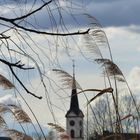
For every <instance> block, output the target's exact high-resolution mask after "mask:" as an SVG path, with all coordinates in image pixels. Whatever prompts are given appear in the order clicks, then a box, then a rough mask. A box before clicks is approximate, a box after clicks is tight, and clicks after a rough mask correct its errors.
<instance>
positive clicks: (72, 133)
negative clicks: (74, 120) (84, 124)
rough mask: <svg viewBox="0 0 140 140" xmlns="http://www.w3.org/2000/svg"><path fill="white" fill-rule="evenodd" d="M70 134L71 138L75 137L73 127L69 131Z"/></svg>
mask: <svg viewBox="0 0 140 140" xmlns="http://www.w3.org/2000/svg"><path fill="white" fill-rule="evenodd" d="M70 136H71V138H74V137H75V132H74V130H73V129H72V130H71V131H70Z"/></svg>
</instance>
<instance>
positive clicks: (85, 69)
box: [0, 0, 140, 125]
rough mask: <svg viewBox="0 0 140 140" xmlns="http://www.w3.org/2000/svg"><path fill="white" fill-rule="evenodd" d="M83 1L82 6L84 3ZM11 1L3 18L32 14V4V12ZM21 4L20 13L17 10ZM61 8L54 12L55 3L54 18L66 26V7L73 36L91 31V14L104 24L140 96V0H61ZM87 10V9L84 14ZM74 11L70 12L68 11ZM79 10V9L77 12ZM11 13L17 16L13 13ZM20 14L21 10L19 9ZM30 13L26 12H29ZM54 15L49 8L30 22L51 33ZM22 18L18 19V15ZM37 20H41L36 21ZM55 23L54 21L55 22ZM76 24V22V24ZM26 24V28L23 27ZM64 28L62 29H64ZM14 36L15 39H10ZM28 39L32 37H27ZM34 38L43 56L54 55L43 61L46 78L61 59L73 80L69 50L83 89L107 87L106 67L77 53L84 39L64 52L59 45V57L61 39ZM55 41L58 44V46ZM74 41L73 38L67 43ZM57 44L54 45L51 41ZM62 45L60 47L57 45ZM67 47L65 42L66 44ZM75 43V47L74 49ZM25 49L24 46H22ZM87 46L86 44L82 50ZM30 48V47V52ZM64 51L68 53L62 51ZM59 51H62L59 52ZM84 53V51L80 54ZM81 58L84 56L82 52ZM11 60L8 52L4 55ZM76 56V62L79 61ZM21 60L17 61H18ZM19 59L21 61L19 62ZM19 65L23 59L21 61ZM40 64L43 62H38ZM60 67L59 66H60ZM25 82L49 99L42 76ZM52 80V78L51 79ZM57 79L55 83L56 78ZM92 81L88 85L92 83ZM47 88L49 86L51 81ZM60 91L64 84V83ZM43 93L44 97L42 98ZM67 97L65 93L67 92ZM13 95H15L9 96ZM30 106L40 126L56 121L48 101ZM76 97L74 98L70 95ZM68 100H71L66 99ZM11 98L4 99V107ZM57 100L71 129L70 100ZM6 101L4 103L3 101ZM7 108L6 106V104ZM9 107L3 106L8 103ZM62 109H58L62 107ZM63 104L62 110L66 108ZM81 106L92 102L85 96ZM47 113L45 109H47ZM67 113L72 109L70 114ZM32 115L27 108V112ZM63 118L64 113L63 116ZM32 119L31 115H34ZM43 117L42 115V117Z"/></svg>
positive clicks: (2, 10)
mask: <svg viewBox="0 0 140 140" xmlns="http://www.w3.org/2000/svg"><path fill="white" fill-rule="evenodd" d="M81 1H82V2H81ZM6 2H7V3H6V4H5V0H4V1H1V2H0V5H1V6H0V16H5V17H9V18H11V17H15V16H17V15H18V16H20V15H21V14H23V13H26V12H27V11H29V10H30V9H31V6H32V1H28V2H29V3H27V4H26V6H25V5H24V4H23V3H21V1H14V0H13V1H11V0H6ZM17 2H18V7H17V5H16V4H17ZM41 4H42V2H40V0H38V1H37V4H36V5H35V6H34V8H37V7H38V6H39V5H41ZM59 4H60V5H58V4H57V6H56V5H55V6H56V7H57V8H56V7H55V6H54V3H52V4H51V6H52V7H51V6H50V7H51V10H53V12H52V14H53V17H54V18H55V21H56V23H57V24H58V23H61V24H62V21H61V20H62V19H61V20H60V17H59V16H60V15H59V13H58V7H60V6H61V7H62V9H59V10H61V11H62V16H63V22H64V24H65V25H66V26H67V28H68V29H69V30H70V31H73V30H75V29H77V28H78V29H79V30H80V29H85V28H86V27H90V26H91V23H93V22H95V21H94V20H93V19H92V20H91V19H89V18H88V16H86V15H85V14H87V13H88V14H90V15H91V16H94V17H95V18H96V19H97V20H98V21H99V22H100V24H101V25H102V26H103V29H104V31H105V32H106V35H107V37H108V40H109V43H110V47H111V50H112V54H113V59H114V62H115V63H116V64H117V65H118V66H119V67H120V68H121V70H122V71H123V73H124V75H125V76H126V78H127V79H128V82H129V83H130V86H131V88H132V90H133V91H134V92H135V93H139V92H140V78H138V77H140V62H139V60H140V17H139V13H140V0H87V1H86V0H85V1H84V0H77V1H76V2H75V0H71V2H70V3H69V2H67V1H65V0H60V3H59ZM82 4H84V6H83V7H82V9H79V5H80V7H81V6H82ZM68 6H70V8H69V9H68ZM71 7H73V9H71ZM11 8H12V11H14V12H12V13H11ZM19 8H20V9H19ZM25 9H26V11H25ZM48 12H49V11H48V9H46V8H44V9H43V11H42V12H38V13H36V14H35V15H34V16H32V17H31V18H29V19H28V21H29V22H30V23H31V24H33V25H35V26H36V27H37V28H40V29H43V30H50V29H52V28H54V27H55V24H56V23H55V22H54V20H52V21H50V18H49V16H50V15H49V14H48ZM15 13H16V14H15ZM36 19H37V20H36ZM52 19H53V18H52ZM75 21H76V22H75ZM21 24H24V23H21ZM31 24H28V23H27V27H30V26H31ZM58 27H59V25H58ZM59 28H60V30H62V28H61V27H59ZM0 29H1V30H3V26H2V25H0ZM10 34H12V35H13V33H10ZM12 37H13V39H14V40H16V42H17V43H19V44H20V42H19V40H17V38H16V36H14V35H13V36H12ZM24 37H26V39H27V36H26V35H25V36H24ZM31 37H32V38H33V39H34V40H35V41H36V43H37V44H38V45H40V46H41V47H42V51H44V52H45V53H46V54H48V57H49V58H46V57H45V56H44V55H41V56H40V58H42V59H43V62H44V63H45V65H46V66H47V68H46V69H45V71H46V73H47V72H48V71H49V69H50V68H53V66H55V68H57V65H58V66H59V64H58V62H56V61H57V60H56V59H55V58H56V56H57V57H58V58H59V63H61V66H62V68H63V69H64V70H66V71H68V72H69V73H71V74H72V60H71V57H69V54H68V53H67V50H65V51H64V46H65V47H66V46H67V45H68V46H69V47H70V49H69V50H70V51H71V52H72V53H71V56H73V58H74V59H76V77H77V79H78V82H79V83H80V84H81V86H82V87H83V88H92V87H94V88H95V87H96V88H97V87H98V88H102V87H103V79H102V77H101V76H102V75H101V73H102V70H101V69H100V66H98V65H97V64H93V63H91V62H87V61H86V60H85V59H84V57H82V55H79V54H78V53H77V52H76V53H75V51H76V50H77V49H75V47H74V46H75V44H80V43H81V40H82V37H74V39H75V41H72V40H73V39H71V41H69V42H67V41H64V42H63V43H62V44H61V46H59V45H58V48H59V49H58V50H57V51H58V54H57V55H56V54H55V52H54V50H55V47H54V44H55V43H56V44H57V43H58V44H59V41H60V40H59V39H58V40H57V38H55V37H54V38H51V37H49V36H47V37H46V38H47V41H46V40H45V39H46V38H45V37H42V36H37V35H36V34H31ZM53 39H55V41H56V42H54V41H53ZM67 39H69V38H67ZM48 40H49V41H50V42H51V43H48V42H49V41H48ZM57 41H58V42H57ZM61 41H62V40H61ZM28 43H30V45H32V46H34V45H35V44H33V43H32V42H31V40H30V41H29V42H28ZM74 43H75V44H74ZM20 45H21V46H22V44H20ZM47 45H52V46H51V47H50V49H48V48H47V49H45V47H46V46H47ZM80 45H81V44H80ZM25 47H27V46H25ZM61 47H62V48H61ZM26 49H28V52H29V53H30V54H32V56H33V57H36V56H37V55H36V54H35V53H32V50H31V49H29V48H28V47H27V48H26ZM34 51H36V52H40V53H41V51H40V50H39V49H38V48H35V47H34ZM55 51H56V50H55ZM78 51H79V50H78ZM50 52H51V53H52V54H51V55H50V54H49V53H50ZM79 52H80V51H79ZM4 53H5V54H7V52H4ZM75 55H76V56H75ZM14 57H15V56H14ZM16 57H17V56H16ZM19 58H20V59H22V60H23V62H27V60H26V59H24V58H21V57H19ZM15 59H17V58H15ZM37 59H38V58H37ZM50 60H51V61H52V63H54V65H52V64H50V63H49V61H50ZM56 63H57V65H56ZM30 65H32V62H30ZM0 71H1V73H2V74H4V75H6V76H8V72H7V74H6V69H5V68H1V69H0ZM19 76H20V78H22V79H23V81H24V82H25V83H26V85H27V87H28V84H29V83H30V82H32V86H33V87H34V88H32V87H30V86H29V88H31V89H32V90H33V91H35V92H37V93H38V94H39V95H42V96H43V97H44V98H45V95H44V94H43V92H44V91H43V90H42V88H43V87H42V86H40V81H38V80H39V74H38V75H37V74H36V72H35V71H33V72H29V73H28V74H27V73H25V72H24V74H22V75H20V74H19ZM26 76H27V77H28V78H30V79H31V80H29V81H28V82H26V79H28V78H27V77H26ZM47 76H50V75H47ZM51 77H53V76H52V75H51ZM87 81H88V82H87ZM46 82H48V81H47V80H46ZM58 85H59V83H58ZM42 91H43V92H42ZM50 91H51V92H52V90H51V89H50V87H48V92H50ZM61 92H62V91H61ZM69 92H70V91H69ZM8 94H9V93H8ZM24 94H25V98H26V100H27V101H28V102H29V104H30V105H31V107H32V108H33V111H35V114H36V115H37V118H39V120H40V122H41V123H42V124H44V125H46V124H47V122H51V121H52V117H50V116H49V115H50V114H49V113H48V107H47V103H46V101H45V100H44V99H43V100H42V101H38V100H37V99H34V98H30V97H31V96H30V95H29V96H26V95H27V94H26V93H24ZM68 94H70V93H68ZM65 96H66V95H65ZM5 100H6V98H4V101H5ZM7 100H9V96H8V97H7ZM51 100H52V101H54V102H52V104H54V105H56V106H58V107H59V105H60V108H61V111H60V110H59V109H58V108H55V109H54V111H55V115H56V116H57V117H58V118H57V119H58V120H59V121H60V122H61V123H63V124H65V119H64V116H65V111H66V110H65V108H63V103H62V102H64V103H65V104H67V108H68V106H69V103H67V102H69V99H67V98H66V99H64V100H60V98H58V96H56V94H52V95H51ZM2 101H3V100H2ZM5 102H6V101H5ZM2 103H3V102H2ZM57 103H58V104H59V105H58V104H57ZM60 103H61V104H60ZM80 103H81V106H82V108H84V107H83V106H84V104H85V103H86V101H84V99H81V96H80ZM44 107H45V109H44ZM67 108H66V109H67ZM25 109H26V110H28V109H27V107H25ZM44 110H46V112H47V113H48V114H49V115H48V114H47V113H44ZM58 112H59V113H58ZM29 114H30V112H29ZM40 114H42V115H41V116H40Z"/></svg>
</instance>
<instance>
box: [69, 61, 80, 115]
mask: <svg viewBox="0 0 140 140" xmlns="http://www.w3.org/2000/svg"><path fill="white" fill-rule="evenodd" d="M70 112H73V113H74V114H75V115H79V114H80V113H82V111H81V110H80V108H79V101H78V96H77V88H76V80H75V64H74V60H73V81H72V92H71V100H70V109H69V111H68V112H67V114H66V116H67V115H68V114H69V113H70ZM82 114H83V113H82Z"/></svg>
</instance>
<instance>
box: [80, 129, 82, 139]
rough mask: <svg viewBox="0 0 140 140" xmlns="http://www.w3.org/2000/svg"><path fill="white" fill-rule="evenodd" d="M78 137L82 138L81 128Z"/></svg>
mask: <svg viewBox="0 0 140 140" xmlns="http://www.w3.org/2000/svg"><path fill="white" fill-rule="evenodd" d="M80 138H82V129H80Z"/></svg>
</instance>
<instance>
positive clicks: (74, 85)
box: [72, 60, 76, 89]
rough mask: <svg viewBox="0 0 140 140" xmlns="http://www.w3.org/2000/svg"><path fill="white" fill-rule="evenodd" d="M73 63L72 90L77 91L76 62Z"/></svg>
mask: <svg viewBox="0 0 140 140" xmlns="http://www.w3.org/2000/svg"><path fill="white" fill-rule="evenodd" d="M72 62H73V82H72V89H76V83H75V61H74V60H72Z"/></svg>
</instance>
